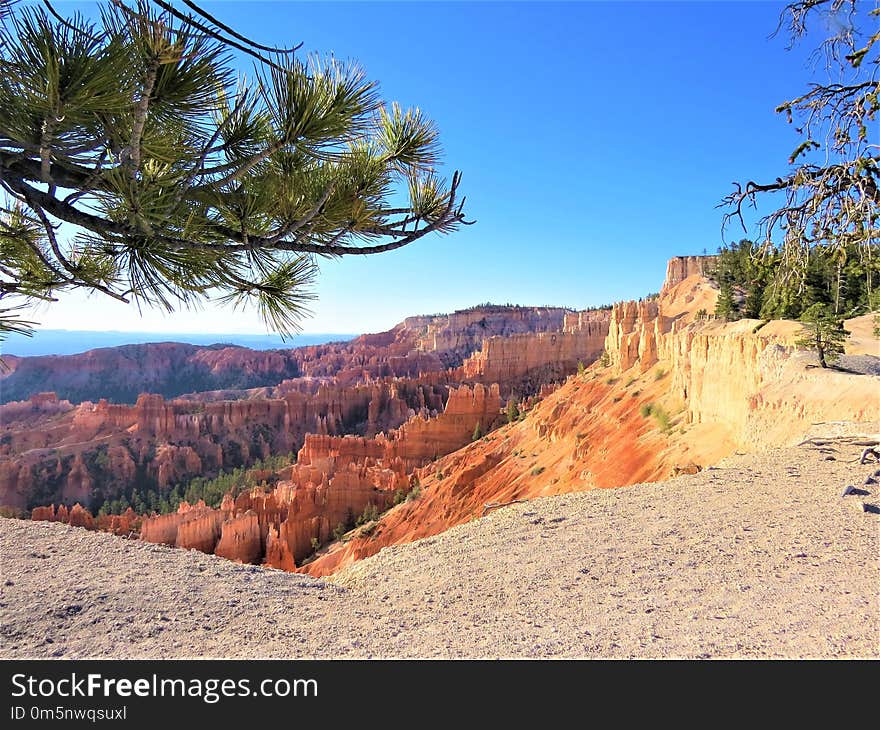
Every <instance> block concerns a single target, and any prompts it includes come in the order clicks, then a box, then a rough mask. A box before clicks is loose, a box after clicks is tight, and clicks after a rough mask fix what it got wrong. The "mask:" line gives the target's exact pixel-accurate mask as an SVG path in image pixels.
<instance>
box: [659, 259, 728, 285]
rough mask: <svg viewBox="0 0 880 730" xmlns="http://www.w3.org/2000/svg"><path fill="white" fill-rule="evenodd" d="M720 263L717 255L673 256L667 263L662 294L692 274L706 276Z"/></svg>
mask: <svg viewBox="0 0 880 730" xmlns="http://www.w3.org/2000/svg"><path fill="white" fill-rule="evenodd" d="M717 263H718V257H717V256H673V257H672V258H671V259H669V262H668V263H667V264H666V279H664V281H663V288H662V289H661V290H660V292H661V294H665V293H667V292H668V291H669V290H670V289H672V288H673V287H674V286H676V285H678V284H680V283H681V282H683V281H684V280H685V279H687V278H688V277H690V276H699V277H705V276H706V274H707V272H708V271H709V270H710V269H712V267H714V266H715V265H716V264H717Z"/></svg>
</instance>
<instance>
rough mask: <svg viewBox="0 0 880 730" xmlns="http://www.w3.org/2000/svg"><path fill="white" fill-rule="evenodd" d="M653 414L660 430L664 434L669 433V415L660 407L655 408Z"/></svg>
mask: <svg viewBox="0 0 880 730" xmlns="http://www.w3.org/2000/svg"><path fill="white" fill-rule="evenodd" d="M651 413H652V415H653V416H654V418H656V419H657V425H659V426H660V430H661V431H663V432H664V433H666V432H667V431H669V414H668V413H667V412H666V411H664V410H663V409H662V408H660V407H659V406H654V408H653V409H652V411H651Z"/></svg>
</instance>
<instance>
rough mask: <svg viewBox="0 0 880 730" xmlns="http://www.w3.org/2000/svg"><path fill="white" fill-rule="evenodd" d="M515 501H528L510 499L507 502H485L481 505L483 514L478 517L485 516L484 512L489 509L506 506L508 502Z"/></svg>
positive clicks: (524, 500)
mask: <svg viewBox="0 0 880 730" xmlns="http://www.w3.org/2000/svg"><path fill="white" fill-rule="evenodd" d="M517 502H528V500H527V499H512V500H510V501H509V502H486V504H484V505H483V514H481V515H480V517H485V516H486V513H487V512H488V511H489V510H491V509H498V508H499V507H507V506H508V505H510V504H516V503H517Z"/></svg>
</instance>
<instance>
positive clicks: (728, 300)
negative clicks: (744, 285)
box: [715, 282, 739, 321]
mask: <svg viewBox="0 0 880 730" xmlns="http://www.w3.org/2000/svg"><path fill="white" fill-rule="evenodd" d="M715 314H716V315H717V316H718V317H721V318H722V319H724V320H728V321H729V320H732V319H737V316H736V315H737V314H739V306H738V305H737V303H736V301H735V300H734V298H733V286H732V285H731V284H730V282H724V283H723V284H722V285H721V291H720V292H719V294H718V302H717V303H716V304H715Z"/></svg>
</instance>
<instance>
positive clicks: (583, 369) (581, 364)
mask: <svg viewBox="0 0 880 730" xmlns="http://www.w3.org/2000/svg"><path fill="white" fill-rule="evenodd" d="M586 371H587V366H586V365H584V362H583V360H578V375H583V374H584V373H585V372H586Z"/></svg>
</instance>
